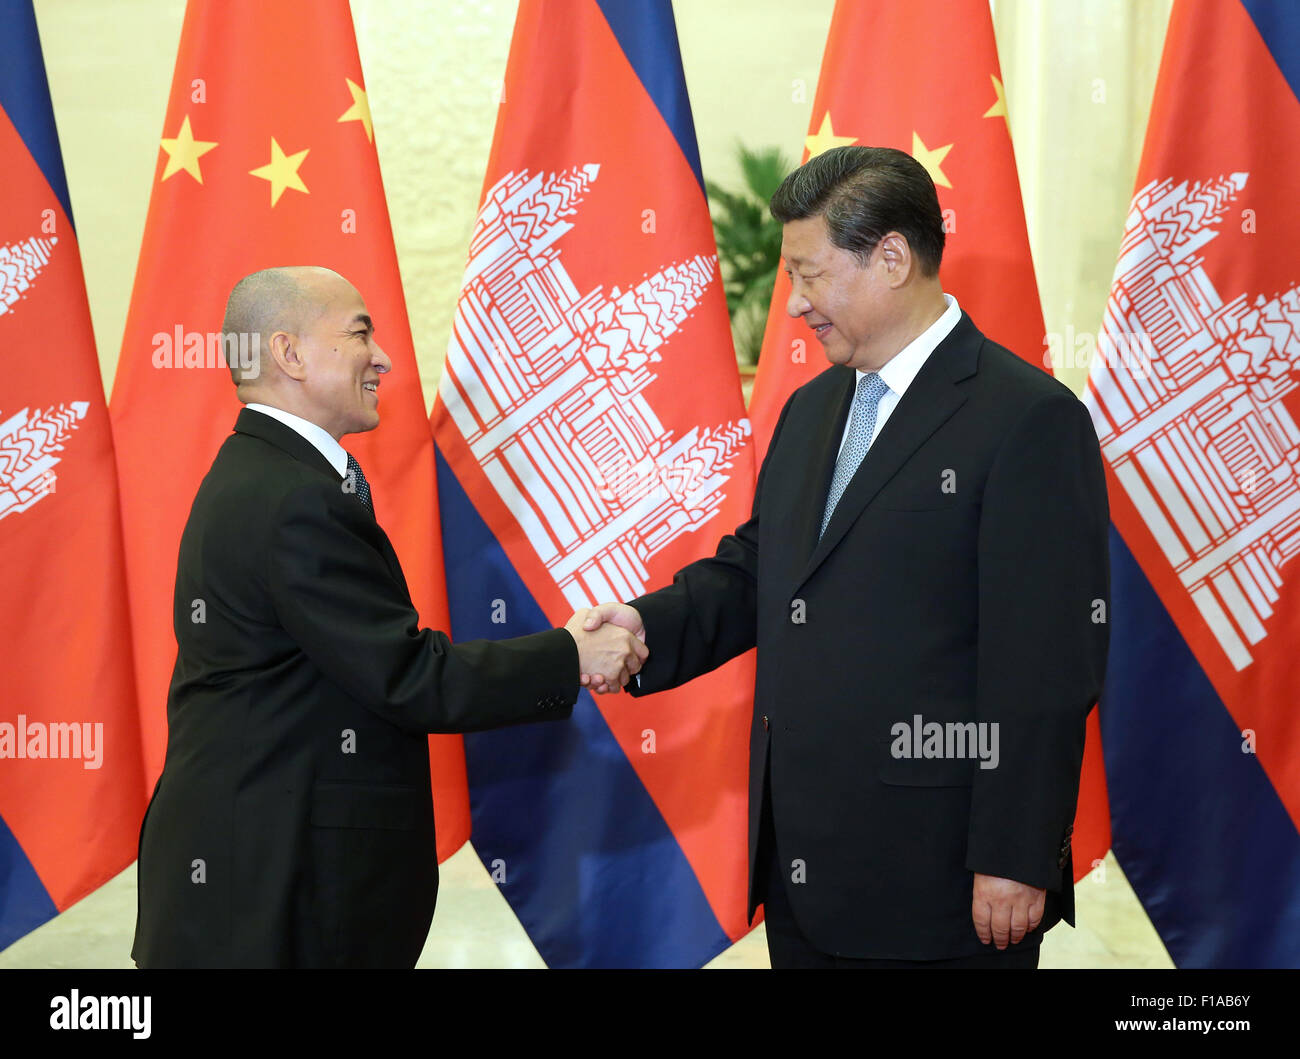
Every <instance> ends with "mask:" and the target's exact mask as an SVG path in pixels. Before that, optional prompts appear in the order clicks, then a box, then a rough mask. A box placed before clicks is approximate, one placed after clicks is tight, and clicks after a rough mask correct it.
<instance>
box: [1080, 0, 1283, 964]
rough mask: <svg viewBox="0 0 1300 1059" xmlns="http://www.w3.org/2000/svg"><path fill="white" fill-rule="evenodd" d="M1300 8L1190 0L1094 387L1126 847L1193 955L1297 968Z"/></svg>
mask: <svg viewBox="0 0 1300 1059" xmlns="http://www.w3.org/2000/svg"><path fill="white" fill-rule="evenodd" d="M1298 90H1300V7H1297V6H1295V5H1292V4H1280V3H1276V4H1274V3H1267V2H1265V0H1231V2H1226V0H1217V2H1213V3H1211V2H1209V0H1197V2H1193V0H1177V3H1176V4H1175V5H1174V9H1173V13H1172V16H1171V19H1170V23H1169V32H1168V37H1167V39H1166V42H1165V50H1164V57H1163V60H1162V62H1161V66H1160V74H1159V79H1158V82H1157V85H1156V93H1155V99H1154V102H1153V104H1152V109H1151V118H1150V123H1149V126H1148V129H1147V138H1146V146H1145V149H1144V151H1143V156H1142V163H1141V166H1140V168H1139V172H1138V179H1137V186H1136V192H1135V194H1134V196H1133V202H1132V206H1131V208H1130V210H1129V215H1128V221H1127V224H1126V226H1125V230H1124V240H1123V243H1122V245H1121V248H1120V256H1119V263H1118V265H1117V266H1116V269H1115V280H1114V283H1113V286H1112V289H1111V297H1110V301H1109V304H1108V305H1107V308H1106V317H1105V322H1104V324H1103V329H1102V334H1101V336H1100V339H1099V342H1098V354H1097V358H1096V360H1095V362H1094V365H1093V369H1092V373H1091V376H1090V380H1089V391H1088V394H1087V400H1088V402H1089V405H1090V407H1091V410H1092V413H1093V419H1094V422H1095V423H1096V426H1097V433H1098V436H1099V438H1100V440H1101V446H1102V454H1103V456H1104V457H1105V460H1106V463H1107V474H1108V478H1109V484H1110V506H1111V512H1112V518H1113V528H1112V537H1111V542H1112V546H1111V577H1112V587H1111V596H1112V600H1111V603H1112V621H1113V625H1112V636H1111V648H1110V669H1109V672H1108V675H1107V680H1106V692H1105V694H1104V696H1103V698H1102V704H1101V710H1102V716H1101V721H1102V733H1103V737H1104V739H1103V741H1104V746H1105V753H1106V772H1107V778H1108V783H1109V788H1110V800H1111V817H1112V831H1113V845H1114V850H1115V854H1116V857H1117V858H1118V860H1119V862H1120V864H1121V865H1122V867H1123V868H1124V871H1125V874H1126V875H1127V876H1128V880H1129V882H1130V883H1131V884H1132V886H1133V888H1134V890H1135V891H1136V892H1137V895H1138V897H1139V898H1140V899H1141V901H1142V904H1143V906H1144V907H1145V909H1146V911H1147V914H1148V915H1149V916H1150V917H1151V920H1152V922H1153V923H1154V925H1155V927H1156V929H1157V931H1159V933H1160V936H1161V938H1162V939H1163V941H1164V943H1165V946H1166V947H1167V948H1168V950H1169V953H1170V955H1171V957H1172V958H1173V960H1174V962H1175V963H1176V964H1177V965H1178V966H1180V967H1247V966H1263V967H1296V966H1300V832H1298V831H1297V822H1300V711H1297V709H1296V694H1297V691H1300V652H1297V650H1296V644H1297V642H1300V562H1297V561H1296V559H1297V555H1300V426H1298V425H1297V423H1298V422H1300V286H1297V281H1298V280H1300V256H1298V255H1297V250H1296V248H1297V246H1300V212H1297V210H1296V206H1295V188H1296V174H1297V173H1300V102H1298V100H1297V94H1298Z"/></svg>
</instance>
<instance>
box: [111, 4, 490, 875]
mask: <svg viewBox="0 0 1300 1059" xmlns="http://www.w3.org/2000/svg"><path fill="white" fill-rule="evenodd" d="M289 44H292V47H293V52H294V54H295V55H298V56H308V57H310V61H309V62H296V61H295V62H293V63H288V64H286V63H282V62H279V61H277V60H276V57H277V55H279V54H280V53H281V52H282V51H283V49H284V48H285V47H286V46H287V45H289ZM236 59H238V60H239V61H236ZM364 85H365V80H364V78H363V77H362V74H361V64H360V61H359V59H358V57H357V46H356V38H355V37H354V35H353V30H352V18H351V14H350V12H349V10H348V5H347V3H346V2H344V0H328V2H326V0H321V2H309V0H277V2H276V3H270V4H268V3H262V2H259V0H228V2H222V3H217V2H215V0H192V2H191V3H190V4H189V7H188V8H187V10H186V14H185V25H184V29H183V30H182V33H181V42H180V50H179V53H178V55H177V59H176V72H175V76H174V78H173V81H172V92H171V98H170V100H169V102H168V106H167V118H166V121H165V122H164V125H163V137H162V149H161V151H160V153H159V158H158V166H157V172H156V176H155V182H154V188H153V196H152V198H151V201H150V204H149V217H148V221H147V223H146V225H145V234H144V245H143V247H142V249H141V252H140V263H139V267H138V269H137V272H136V280H135V290H134V292H133V294H132V298H131V308H130V312H129V314H128V317H127V324H126V334H125V337H124V339H123V342H122V356H121V359H120V361H119V362H118V371H117V380H116V383H115V385H114V389H113V398H112V414H113V423H114V428H115V431H116V437H117V443H118V462H119V466H120V468H121V479H122V502H123V521H124V524H125V527H126V544H127V571H128V575H129V578H130V583H131V602H132V613H133V619H134V622H135V630H136V647H137V650H136V670H137V673H138V676H139V684H140V698H141V719H142V727H143V730H144V739H145V763H146V768H147V773H148V778H149V781H150V783H151V784H152V782H153V780H154V779H155V778H156V777H157V775H158V773H159V771H160V770H161V767H162V760H163V752H164V742H165V732H166V725H165V708H164V706H165V700H166V691H167V685H168V680H169V678H170V675H171V670H172V665H173V663H174V661H175V657H176V642H175V638H174V636H173V635H172V632H171V614H172V591H173V585H174V581H175V575H176V556H177V548H178V545H179V542H180V535H181V530H182V528H183V527H184V524H185V518H186V516H187V514H188V512H189V508H190V503H191V501H192V500H193V498H194V493H195V491H196V489H197V488H198V484H199V481H200V479H201V478H202V477H203V475H204V474H205V473H206V472H207V469H208V467H209V466H210V465H211V463H212V459H213V456H214V455H215V454H216V451H217V448H218V446H219V445H220V443H221V441H222V440H223V439H224V438H225V437H226V436H227V435H228V434H229V433H230V431H231V428H232V427H233V425H234V422H235V416H236V413H237V412H238V409H239V407H240V406H239V403H238V402H237V400H236V398H235V389H234V386H233V384H232V383H231V380H230V373H229V371H228V370H227V368H226V366H225V362H224V360H223V359H222V357H221V356H220V355H219V353H220V351H219V349H217V348H216V347H217V343H215V342H211V341H210V340H209V338H208V336H210V335H214V334H217V333H219V332H220V330H221V323H222V317H223V314H224V310H225V303H226V298H227V296H228V295H229V293H230V289H231V287H232V286H233V285H234V284H235V282H236V281H237V280H239V279H240V278H241V277H243V276H245V275H247V274H248V273H250V272H253V271H256V270H258V269H261V268H267V267H272V266H279V265H323V266H325V267H327V268H332V269H334V270H335V271H336V272H338V273H339V274H341V275H342V276H344V277H345V278H346V279H348V280H349V281H350V282H351V283H352V284H353V285H354V286H355V287H356V288H357V289H358V290H359V291H360V292H361V295H362V297H363V298H364V299H365V301H366V305H367V307H368V308H369V310H370V313H371V316H372V317H373V318H374V321H375V327H376V338H377V340H378V341H379V342H380V344H381V345H382V346H383V347H384V350H385V352H387V353H388V355H389V357H390V358H391V359H392V362H393V370H392V373H391V374H390V375H389V376H388V377H387V378H386V379H385V380H384V399H383V400H384V404H383V413H382V415H383V419H382V424H381V426H380V427H379V428H378V429H377V430H375V431H372V432H371V433H368V434H355V435H351V436H349V437H348V438H347V439H346V447H347V448H348V449H349V450H350V451H351V452H352V453H353V454H354V455H355V456H356V457H357V459H358V460H359V461H360V463H361V465H362V466H363V467H365V470H366V476H367V478H368V479H369V481H370V484H371V486H372V489H373V491H374V497H375V513H376V516H377V517H378V520H379V522H380V524H381V525H382V526H383V527H384V529H385V530H386V531H387V533H388V535H389V537H390V538H391V540H392V542H393V546H394V547H395V548H396V550H397V553H398V556H399V558H400V560H401V563H402V569H403V572H404V573H405V575H406V580H407V583H408V585H409V586H410V590H411V598H412V599H413V600H414V602H415V605H416V608H417V610H418V611H419V613H420V616H421V620H422V621H423V622H424V623H425V624H427V625H431V626H433V627H435V628H444V629H445V628H447V626H448V622H447V610H446V593H445V589H444V587H443V583H442V554H441V546H440V543H439V535H438V531H437V526H438V514H437V501H436V494H435V483H434V465H433V443H432V437H431V435H430V431H429V422H428V419H427V418H426V414H425V407H424V398H423V395H422V393H421V389H420V380H419V375H418V372H417V371H416V364H415V355H414V352H413V349H412V344H411V334H410V328H409V326H408V324H407V316H406V303H405V300H404V298H403V295H402V285H401V278H400V276H399V274H398V269H397V257H396V254H395V252H394V249H393V236H392V229H391V228H390V226H389V220H388V207H387V205H386V203H385V200H384V189H383V182H382V180H381V177H380V173H379V160H378V157H377V155H376V153H375V147H374V131H373V128H372V125H371V120H370V108H369V103H368V100H367V97H366V91H365V87H364ZM214 354H216V355H214ZM430 747H431V754H432V762H431V764H432V769H433V776H434V781H433V789H434V805H435V807H436V809H437V828H438V850H439V856H440V858H444V859H445V857H447V856H450V855H451V853H452V852H454V851H455V850H456V849H457V848H459V847H460V846H461V845H462V844H463V843H464V841H465V840H466V839H467V838H468V837H469V808H468V792H467V789H466V786H465V769H464V755H463V751H462V749H461V740H460V737H459V736H436V737H432V738H431V740H430Z"/></svg>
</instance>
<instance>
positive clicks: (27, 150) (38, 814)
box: [0, 4, 145, 948]
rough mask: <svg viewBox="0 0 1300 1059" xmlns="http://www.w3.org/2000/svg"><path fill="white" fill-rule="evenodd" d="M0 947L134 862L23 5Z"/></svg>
mask: <svg viewBox="0 0 1300 1059" xmlns="http://www.w3.org/2000/svg"><path fill="white" fill-rule="evenodd" d="M0 64H3V66H4V69H5V74H6V76H5V77H3V78H0V155H3V157H4V159H5V162H4V183H3V192H0V347H3V349H4V350H5V352H6V355H7V356H8V358H9V359H8V364H7V370H6V371H5V373H4V381H3V382H2V383H0V643H3V644H4V659H5V664H4V666H3V669H2V670H0V682H2V683H3V707H0V759H3V760H2V763H0V948H4V947H5V946H6V945H8V944H9V942H11V941H13V940H14V939H15V938H18V937H21V936H22V935H23V934H25V933H27V932H28V931H29V930H32V929H33V928H35V927H37V926H39V925H40V924H41V923H42V922H44V921H45V920H47V919H49V918H50V917H51V916H53V915H54V914H55V913H56V912H61V911H63V909H65V908H67V907H68V906H69V905H71V904H73V903H74V902H75V901H77V900H79V899H80V898H82V897H84V896H85V895H86V894H88V893H90V892H91V891H92V890H94V889H96V888H97V887H98V886H100V885H101V884H102V883H104V882H106V881H107V880H108V879H110V878H112V877H113V876H114V875H116V874H117V873H118V872H119V871H121V870H122V869H123V868H125V867H126V866H127V865H128V864H130V863H131V861H133V860H134V859H135V852H136V841H137V839H138V837H139V828H140V817H141V815H142V814H143V812H144V805H145V802H144V787H143V780H142V776H141V767H140V735H139V727H138V720H137V717H136V712H135V678H134V674H133V673H132V671H131V630H130V622H129V618H128V614H127V599H126V581H125V579H124V577H123V575H122V528H121V522H120V520H119V512H118V497H117V471H116V468H115V466H114V463H113V442H112V436H111V433H110V429H109V422H108V410H107V408H106V407H105V405H104V389H103V384H102V382H101V381H100V374H99V358H98V357H97V356H96V353H95V340H94V333H93V331H92V330H91V325H90V310H89V307H88V306H87V304H86V289H85V285H84V284H83V281H82V275H81V257H80V255H79V253H78V250H77V234H76V232H75V231H74V230H73V227H72V216H71V209H70V207H69V205H68V198H67V194H68V192H67V185H66V183H65V181H64V177H63V162H62V159H61V158H60V156H59V143H58V138H57V135H56V134H55V131H54V115H53V113H52V111H51V110H50V101H49V93H48V89H47V88H46V82H45V68H44V65H43V63H42V61H41V51H40V43H39V41H38V40H37V37H36V23H35V20H34V19H33V17H32V10H31V6H30V5H29V4H12V5H9V6H7V7H6V8H5V9H4V11H3V12H2V13H0Z"/></svg>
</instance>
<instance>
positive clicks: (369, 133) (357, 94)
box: [339, 77, 375, 143]
mask: <svg viewBox="0 0 1300 1059" xmlns="http://www.w3.org/2000/svg"><path fill="white" fill-rule="evenodd" d="M343 80H345V81H346V82H347V83H348V91H349V92H351V93H352V106H350V107H348V109H347V110H345V111H344V112H343V113H342V114H340V115H339V121H359V122H361V125H362V127H363V128H364V129H365V130H366V139H367V140H369V141H370V142H371V143H374V142H375V127H374V126H373V125H371V124H370V100H369V99H368V98H367V97H366V90H365V89H364V88H362V87H361V86H360V85H359V84H357V83H356V82H355V81H354V80H352V78H350V77H345V78H343Z"/></svg>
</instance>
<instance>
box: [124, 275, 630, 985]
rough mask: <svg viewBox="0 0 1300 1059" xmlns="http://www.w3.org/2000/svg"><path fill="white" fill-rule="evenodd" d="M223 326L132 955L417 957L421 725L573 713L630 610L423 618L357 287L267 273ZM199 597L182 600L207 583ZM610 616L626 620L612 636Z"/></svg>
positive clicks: (618, 659)
mask: <svg viewBox="0 0 1300 1059" xmlns="http://www.w3.org/2000/svg"><path fill="white" fill-rule="evenodd" d="M223 330H224V331H225V333H226V335H227V336H231V335H238V334H246V335H250V336H256V337H257V339H258V348H259V351H260V357H259V358H258V360H257V362H256V363H255V364H253V365H251V366H247V367H242V366H240V365H238V364H236V363H235V361H234V358H233V357H232V358H231V371H232V375H233V376H234V380H235V383H236V385H237V387H238V394H239V399H240V400H241V401H242V402H244V404H245V405H246V406H247V407H246V408H244V409H243V411H241V412H240V414H239V418H238V419H237V420H236V423H235V430H234V433H233V434H232V435H231V436H230V437H229V438H228V439H227V440H226V442H225V443H224V444H223V445H222V447H221V450H220V452H218V454H217V457H216V459H215V460H214V461H213V464H212V468H211V470H210V471H209V472H208V474H207V476H206V477H205V478H204V480H203V483H202V485H201V486H200V487H199V491H198V495H197V496H196V497H195V499H194V506H193V508H192V509H191V512H190V517H189V520H188V522H187V523H186V526H185V532H184V535H183V536H182V538H181V545H180V557H179V563H178V567H177V575H176V595H175V613H174V624H175V631H176V638H177V643H178V648H179V649H178V653H177V658H176V668H175V672H174V674H173V677H172V684H171V689H170V692H169V695H168V700H167V723H168V742H167V756H166V760H165V764H164V767H163V771H162V775H161V777H160V778H159V781H158V785H157V787H156V789H155V791H154V796H153V799H152V801H151V802H150V805H149V810H148V812H147V813H146V815H145V820H144V824H143V826H142V829H141V838H140V862H139V909H138V914H137V922H136V935H135V945H134V948H133V950H132V955H133V957H134V958H135V960H136V962H137V964H138V965H139V966H141V967H412V966H414V965H415V961H416V959H417V958H418V957H419V954H420V951H421V949H422V947H423V945H424V940H425V936H426V935H427V933H428V930H429V923H430V921H431V919H432V916H433V909H434V902H435V898H436V895H437V888H438V864H437V856H436V844H435V838H434V818H433V803H432V797H431V794H430V777H429V757H428V740H427V734H428V733H430V732H468V731H474V730H478V729H483V728H492V727H496V726H499V725H507V724H517V723H524V722H529V721H541V720H549V719H555V718H564V717H567V716H568V715H569V713H570V711H571V710H572V708H573V704H574V701H575V700H576V698H577V694H578V688H579V685H580V681H584V682H585V679H586V678H585V677H583V676H582V675H583V674H593V675H595V674H599V675H600V679H601V681H602V683H604V682H607V683H608V685H609V686H616V685H619V684H621V683H623V682H625V681H626V680H627V679H628V677H629V675H630V674H631V673H635V672H636V671H637V670H638V669H639V667H640V664H641V662H642V661H643V660H644V658H645V654H646V652H645V648H644V646H642V645H641V643H640V641H638V640H637V639H636V638H635V637H633V636H632V635H631V634H630V633H628V632H626V631H625V630H622V629H619V628H618V627H617V626H612V625H611V626H607V627H604V628H602V629H600V630H595V631H588V630H584V629H583V628H582V627H581V624H582V622H581V619H582V618H583V617H584V616H585V612H579V613H578V614H575V615H574V617H573V618H571V619H570V620H569V622H568V623H567V625H566V627H565V628H563V629H554V630H550V631H547V632H541V633H536V634H534V635H531V636H521V637H518V638H517V639H513V640H503V641H500V642H495V643H492V642H486V641H474V642H470V643H463V644H452V643H451V642H450V641H449V640H448V638H447V637H446V636H445V635H444V634H442V633H440V632H435V631H433V630H431V629H422V628H420V627H419V616H418V615H417V613H416V611H415V608H414V606H413V605H412V603H411V598H410V595H409V592H408V591H407V586H406V581H405V578H404V577H403V576H402V570H401V567H400V565H399V563H398V560H397V555H396V554H395V553H394V551H393V548H392V545H391V544H390V543H389V540H388V537H387V535H386V534H385V533H384V531H383V529H381V528H380V526H379V524H378V523H377V522H376V521H375V516H374V511H373V505H372V502H371V497H370V491H369V486H368V484H367V482H366V479H365V475H364V473H363V472H362V470H361V468H360V466H359V465H358V463H357V461H356V460H355V459H354V458H353V457H352V456H350V455H349V454H348V453H347V452H346V451H345V450H344V449H343V447H342V446H341V445H340V444H339V442H340V439H341V438H342V437H343V436H344V435H346V434H351V433H356V432H359V431H366V430H373V429H374V428H375V427H376V426H378V425H379V392H378V391H379V385H380V382H381V380H382V377H383V376H384V375H385V374H386V373H387V372H388V371H389V370H391V368H392V363H391V361H390V360H389V359H388V357H387V355H386V354H385V353H384V351H383V350H382V349H381V348H380V347H379V345H378V344H377V343H376V341H375V325H374V322H373V321H372V320H371V318H370V315H369V313H368V311H367V310H366V305H365V302H364V301H363V300H362V298H361V295H360V294H359V293H358V291H357V290H356V288H355V287H353V286H352V284H350V283H349V282H348V281H347V280H345V279H344V278H343V277H342V276H339V275H338V274H337V273H334V272H331V271H329V270H328V269H322V268H306V267H303V268H279V269H268V270H264V271H261V272H256V273H253V274H252V275H250V276H247V277H245V278H244V279H243V280H241V281H240V282H239V283H238V284H237V285H236V286H235V288H234V290H233V291H232V292H231V295H230V300H229V303H228V305H227V309H226V318H225V323H224V325H223ZM197 599H202V600H203V601H204V603H205V617H204V621H203V622H201V623H196V622H193V621H191V607H192V603H193V601H194V600H197ZM606 633H610V634H613V635H605V634H606Z"/></svg>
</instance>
